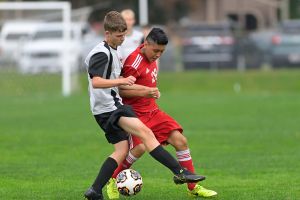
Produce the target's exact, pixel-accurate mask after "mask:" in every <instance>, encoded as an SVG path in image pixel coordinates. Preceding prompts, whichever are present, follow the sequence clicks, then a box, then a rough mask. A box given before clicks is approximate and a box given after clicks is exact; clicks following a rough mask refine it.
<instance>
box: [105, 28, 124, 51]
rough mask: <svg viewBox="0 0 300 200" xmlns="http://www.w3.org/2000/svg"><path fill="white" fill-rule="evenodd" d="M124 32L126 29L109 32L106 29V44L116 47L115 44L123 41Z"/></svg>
mask: <svg viewBox="0 0 300 200" xmlns="http://www.w3.org/2000/svg"><path fill="white" fill-rule="evenodd" d="M126 32H127V31H124V32H120V31H117V32H109V31H106V32H105V34H106V37H107V42H108V44H109V45H110V46H111V47H114V48H117V46H120V45H121V44H122V43H123V41H124V39H125V35H126Z"/></svg>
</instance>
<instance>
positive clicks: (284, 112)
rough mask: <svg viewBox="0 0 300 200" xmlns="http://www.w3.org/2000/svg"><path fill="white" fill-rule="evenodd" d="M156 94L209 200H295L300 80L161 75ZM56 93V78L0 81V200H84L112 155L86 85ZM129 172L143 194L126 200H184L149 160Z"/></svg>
mask: <svg viewBox="0 0 300 200" xmlns="http://www.w3.org/2000/svg"><path fill="white" fill-rule="evenodd" d="M159 87H160V90H161V93H162V97H161V99H160V100H159V105H160V106H161V108H162V109H164V110H165V111H167V112H168V113H169V114H170V115H172V116H173V117H174V118H175V119H177V121H178V122H180V123H181V124H182V125H183V127H184V130H185V135H186V136H187V138H188V139H189V145H190V149H191V153H192V156H193V159H194V165H195V167H196V170H197V171H198V172H199V173H201V174H204V175H206V176H207V180H205V181H204V182H203V185H204V186H206V187H208V188H212V189H214V190H216V191H217V192H218V193H219V195H218V197H217V198H215V199H220V200H299V199H300V70H290V71H288V70H278V71H249V72H245V73H238V72H233V71H225V72H206V71H199V72H198V71H194V72H189V73H161V74H160V82H159ZM60 88H61V86H60V78H59V77H56V76H54V75H51V76H46V75H44V76H43V77H42V78H41V77H39V78H38V76H33V77H31V76H17V75H13V76H12V75H11V74H10V75H7V74H1V73H0V91H1V94H0V96H1V98H0V199H4V200H10V199H26V200H27V199H30V200H34V199H39V200H40V199H45V200H46V199H47V200H48V199H51V200H52V199H53V200H60V199H72V200H75V199H83V197H82V195H83V193H84V191H85V190H86V189H87V188H88V187H89V186H90V184H91V183H92V181H93V180H94V178H95V176H96V174H97V173H98V169H99V166H100V165H101V163H102V161H103V160H104V159H105V158H106V156H107V155H108V154H109V153H110V152H111V151H112V146H111V145H108V144H107V142H106V141H105V139H104V136H103V134H102V132H101V131H100V130H99V128H98V126H97V124H96V123H95V121H94V119H93V117H92V116H91V113H90V111H89V103H88V95H87V91H86V80H85V75H83V76H82V79H81V90H80V91H78V92H77V93H76V94H74V95H72V96H71V97H68V98H64V97H62V96H61V95H60ZM167 149H168V150H170V151H171V152H172V153H174V151H173V149H172V148H170V147H167ZM134 168H135V169H137V170H138V171H139V172H140V173H141V174H142V176H143V181H144V188H143V190H142V192H141V193H140V194H139V195H137V196H136V197H133V198H130V199H141V200H156V199H158V200H169V199H170V200H181V199H189V197H187V195H186V187H185V186H184V185H183V186H176V185H174V184H173V183H172V174H171V173H170V172H169V171H168V170H167V169H165V168H164V167H163V166H161V165H160V164H159V163H157V162H155V161H154V160H152V159H151V158H150V156H148V155H145V156H144V157H143V158H142V159H141V160H140V161H138V162H137V163H136V164H135V165H134ZM104 194H105V191H104ZM105 195H106V194H105ZM105 197H106V196H105ZM122 199H126V198H125V197H123V198H122Z"/></svg>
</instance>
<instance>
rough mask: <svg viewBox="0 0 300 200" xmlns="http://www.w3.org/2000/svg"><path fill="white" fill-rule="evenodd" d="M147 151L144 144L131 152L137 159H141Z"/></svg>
mask: <svg viewBox="0 0 300 200" xmlns="http://www.w3.org/2000/svg"><path fill="white" fill-rule="evenodd" d="M145 151H146V147H145V145H144V144H139V145H137V146H135V147H134V148H133V149H131V150H130V152H131V153H132V155H134V156H135V157H137V158H139V157H141V156H142V155H143V154H144V153H145Z"/></svg>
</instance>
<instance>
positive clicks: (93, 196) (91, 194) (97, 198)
mask: <svg viewBox="0 0 300 200" xmlns="http://www.w3.org/2000/svg"><path fill="white" fill-rule="evenodd" d="M84 197H85V198H86V199H88V200H103V196H102V194H101V193H100V194H99V193H97V192H96V191H95V190H94V188H93V187H90V188H89V189H88V190H87V191H86V192H85V193H84Z"/></svg>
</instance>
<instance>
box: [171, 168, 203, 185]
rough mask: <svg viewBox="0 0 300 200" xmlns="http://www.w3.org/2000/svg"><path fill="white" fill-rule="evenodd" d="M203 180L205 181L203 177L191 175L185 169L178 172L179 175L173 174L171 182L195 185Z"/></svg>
mask: <svg viewBox="0 0 300 200" xmlns="http://www.w3.org/2000/svg"><path fill="white" fill-rule="evenodd" d="M203 180H205V176H201V175H197V174H193V173H192V172H190V171H188V170H186V169H183V170H180V173H179V174H175V175H174V177H173V181H174V183H175V184H184V183H197V182H199V181H203Z"/></svg>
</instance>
